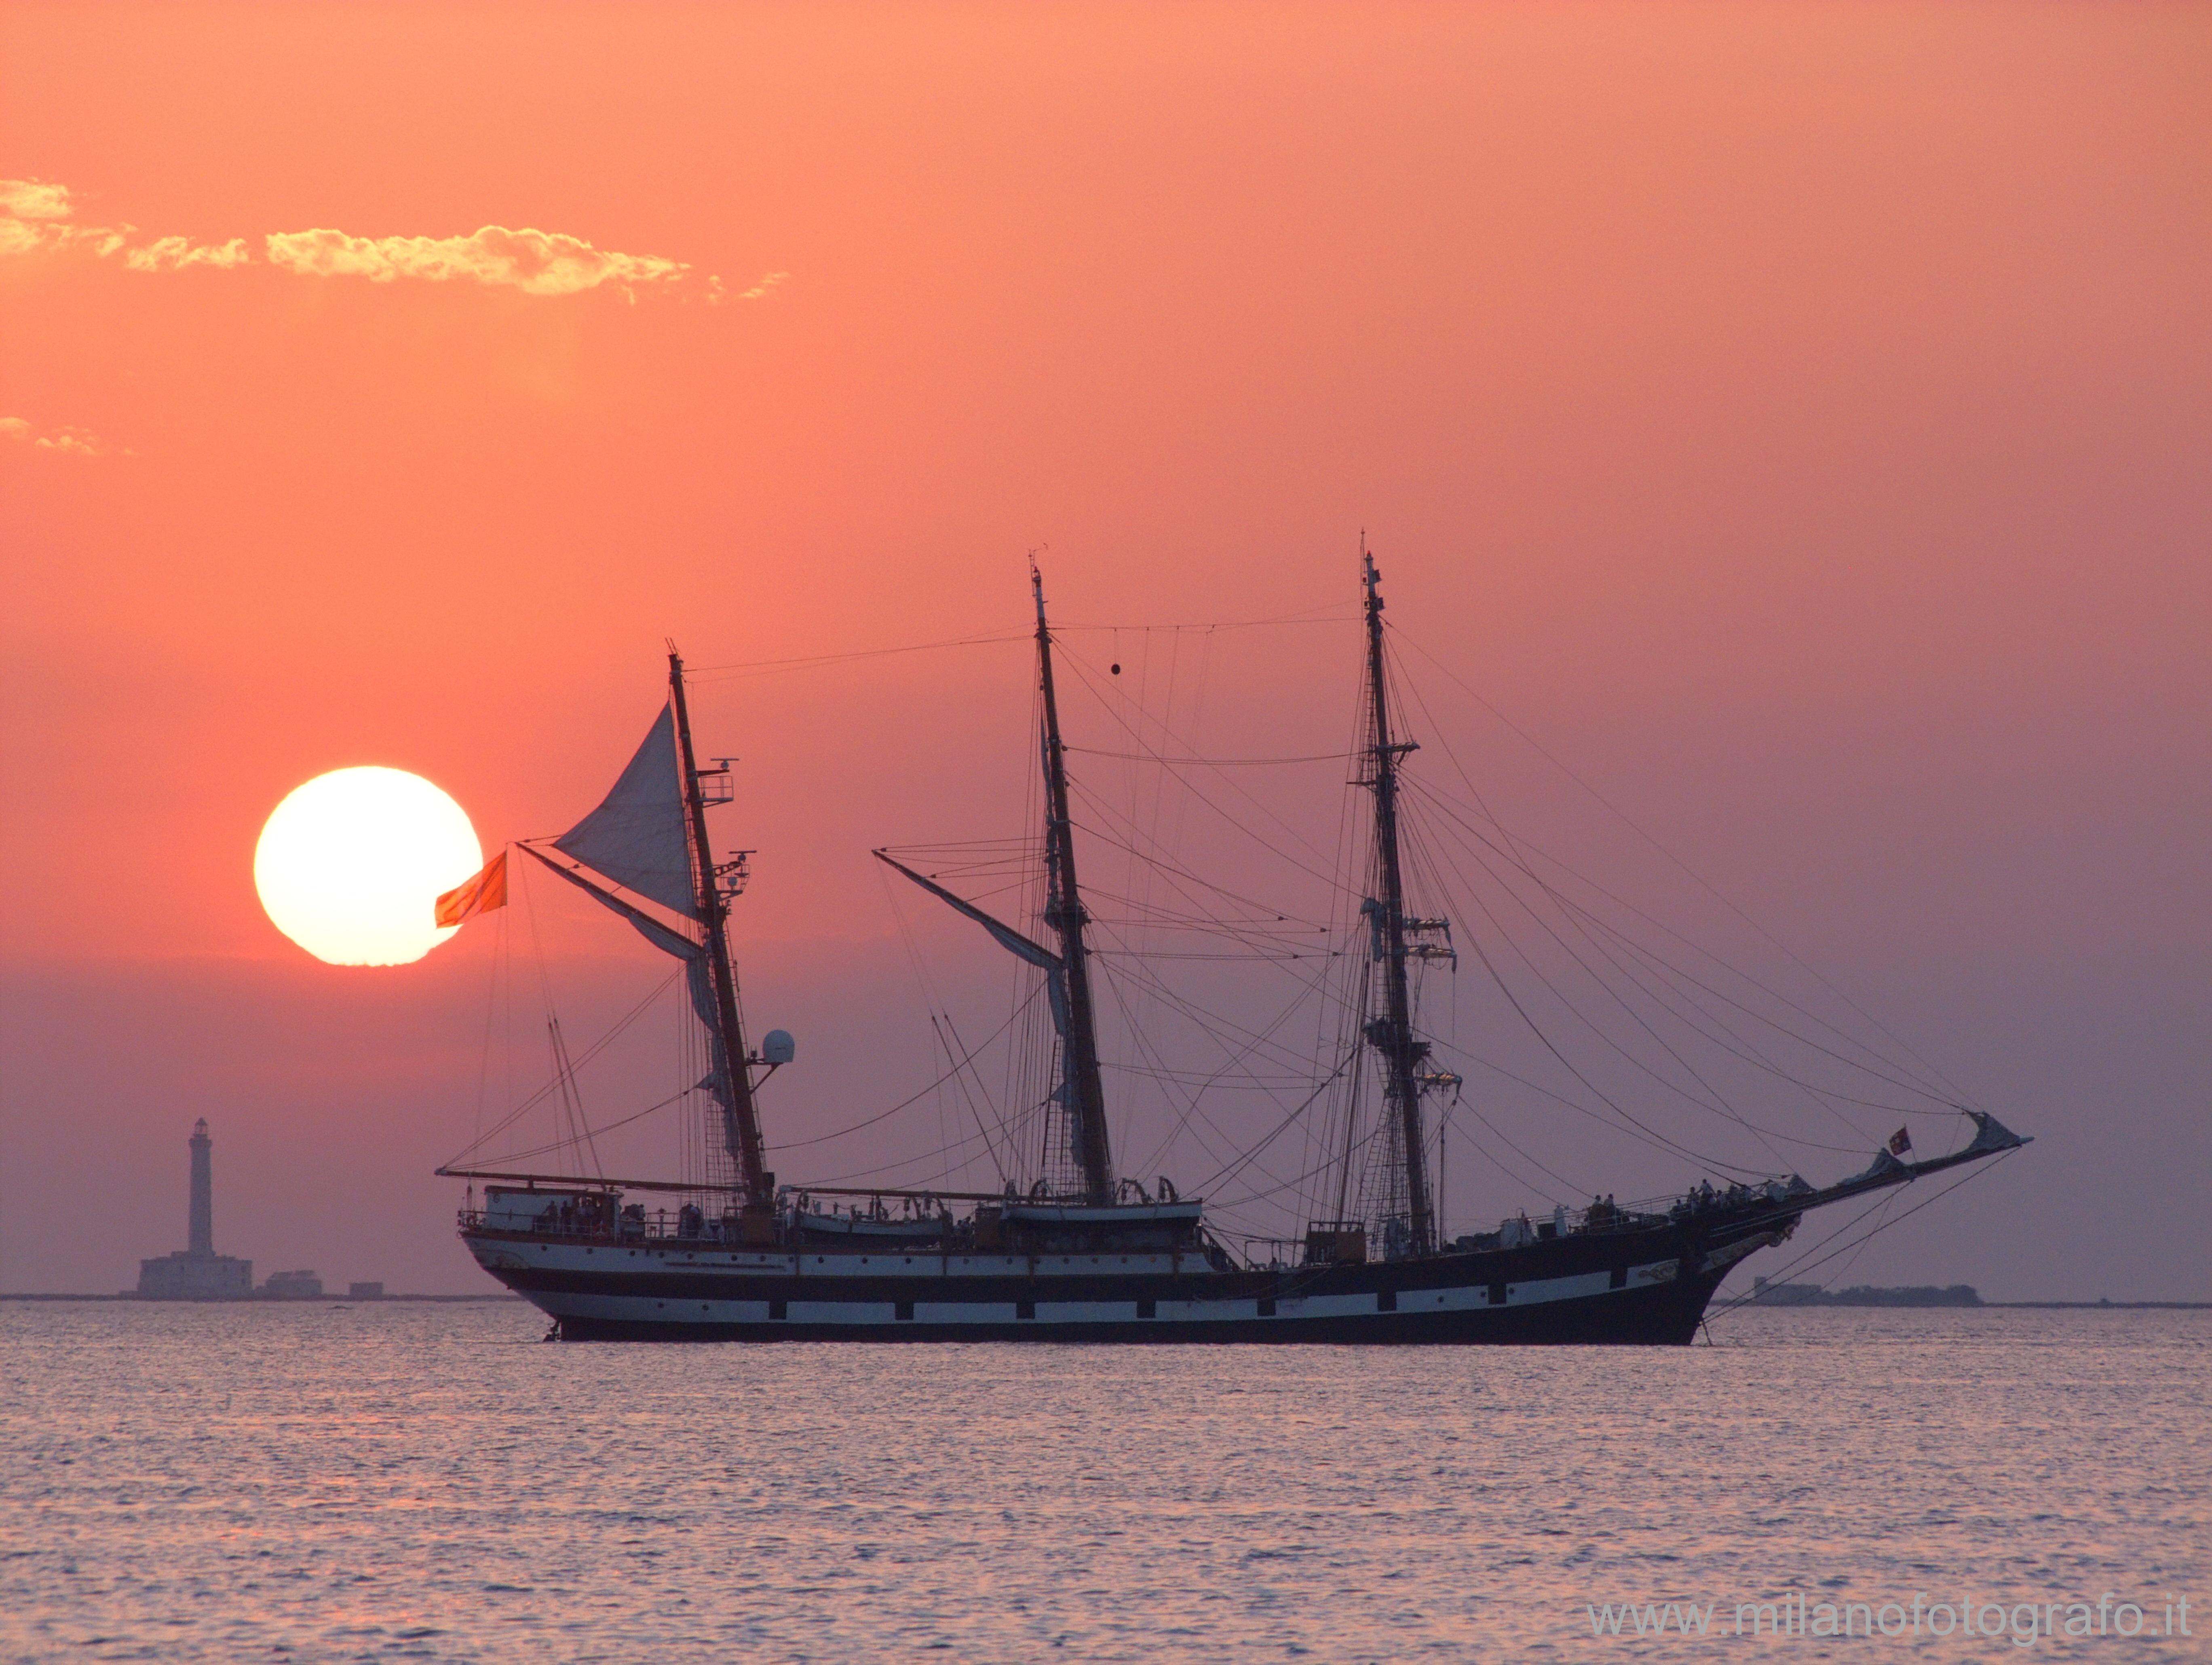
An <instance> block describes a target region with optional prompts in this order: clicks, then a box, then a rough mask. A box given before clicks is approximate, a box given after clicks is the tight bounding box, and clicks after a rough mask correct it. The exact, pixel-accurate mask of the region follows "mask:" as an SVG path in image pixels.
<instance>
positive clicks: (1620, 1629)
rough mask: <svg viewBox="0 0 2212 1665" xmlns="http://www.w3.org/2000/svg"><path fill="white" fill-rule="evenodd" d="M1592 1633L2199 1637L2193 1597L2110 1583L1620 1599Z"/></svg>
mask: <svg viewBox="0 0 2212 1665" xmlns="http://www.w3.org/2000/svg"><path fill="white" fill-rule="evenodd" d="M1585 1606H1586V1607H1587V1609H1588V1612H1589V1627H1590V1634H1591V1635H1592V1636H1595V1637H1599V1638H1606V1639H1611V1638H1616V1637H1617V1638H1624V1639H1628V1640H1633V1639H1634V1638H1637V1637H1645V1638H1656V1637H1661V1636H1668V1635H1674V1636H1696V1637H1711V1638H1733V1637H1742V1638H1745V1639H1747V1640H1748V1639H1750V1638H1754V1637H1756V1638H1760V1639H1761V1640H1772V1639H1783V1640H1788V1639H1790V1638H1798V1637H1803V1638H1815V1637H1830V1636H1861V1637H1888V1638H1892V1639H1897V1638H1903V1639H1905V1640H1908V1641H1909V1640H1911V1639H1912V1638H1916V1637H1917V1638H1927V1637H1936V1638H1942V1637H1951V1636H1960V1637H1982V1638H1988V1639H1990V1640H1993V1641H1994V1640H1996V1639H1999V1638H2002V1639H2003V1640H2005V1641H2008V1642H2010V1643H2012V1644H2014V1645H2015V1647H2021V1648H2032V1647H2033V1646H2034V1645H2035V1644H2037V1643H2039V1642H2048V1641H2079V1640H2081V1639H2083V1638H2089V1639H2094V1638H2099V1637H2117V1638H2134V1637H2144V1638H2163V1637H2180V1636H2191V1635H2193V1634H2195V1632H2192V1631H2191V1629H2190V1618H2189V1598H2188V1597H2187V1596H2185V1595H2173V1596H2164V1595H2161V1596H2149V1597H2144V1598H2142V1599H2139V1600H2132V1601H2130V1600H2123V1599H2122V1598H2121V1597H2120V1596H2119V1595H2118V1594H2117V1593H2115V1592H2113V1591H2111V1590H2107V1591H2105V1592H2104V1593H2102V1594H2101V1595H2099V1596H2098V1597H2097V1598H2096V1600H2094V1601H2087V1600H2073V1601H1988V1600H1978V1599H1976V1598H1975V1597H1972V1596H1950V1597H1944V1596H1941V1595H1929V1594H1928V1593H1927V1592H1925V1591H1915V1592H1914V1593H1913V1594H1912V1595H1910V1596H1906V1597H1902V1598H1897V1597H1892V1598H1889V1599H1886V1600H1876V1601H1825V1600H1822V1599H1820V1598H1819V1597H1817V1596H1812V1595H1806V1594H1804V1593H1803V1592H1802V1591H1798V1590H1791V1591H1790V1592H1788V1593H1787V1594H1785V1595H1779V1596H1774V1597H1770V1598H1768V1599H1766V1600H1764V1601H1734V1600H1730V1599H1728V1598H1725V1597H1723V1598H1718V1599H1716V1600H1713V1601H1702V1602H1701V1601H1680V1600H1677V1601H1617V1602H1607V1603H1604V1604H1602V1605H1600V1604H1598V1603H1595V1602H1591V1603H1586V1604H1585Z"/></svg>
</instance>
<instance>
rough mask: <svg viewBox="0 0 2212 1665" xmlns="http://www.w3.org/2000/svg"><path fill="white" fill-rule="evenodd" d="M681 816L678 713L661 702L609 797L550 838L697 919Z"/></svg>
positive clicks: (600, 869)
mask: <svg viewBox="0 0 2212 1665" xmlns="http://www.w3.org/2000/svg"><path fill="white" fill-rule="evenodd" d="M553 847H554V848H555V849H556V850H558V851H563V852H565V853H566V854H568V855H570V856H573V857H575V858H576V859H577V860H578V861H580V862H581V863H583V864H584V865H585V866H586V867H588V868H590V869H592V871H593V872H595V873H599V874H602V875H605V877H607V878H610V879H611V880H613V881H615V882H616V883H617V884H618V885H622V886H623V887H626V888H628V889H630V890H634V891H635V892H636V893H638V894H639V895H641V896H644V897H647V898H649V899H652V900H653V901H655V902H658V903H659V904H660V905H662V906H663V907H665V908H672V909H674V910H675V911H677V912H678V913H680V914H683V915H684V917H686V918H690V919H696V918H697V917H699V899H698V893H697V891H696V889H695V888H694V887H693V884H692V879H691V852H690V842H689V841H688V840H687V839H685V837H684V781H683V777H682V776H681V774H679V773H678V769H677V763H676V716H675V713H674V712H673V711H671V710H670V709H669V708H668V707H667V706H665V705H664V706H663V707H661V711H660V715H659V717H658V718H657V719H655V721H654V723H653V727H652V729H651V730H649V731H648V732H647V735H646V736H645V743H644V744H643V745H642V746H640V747H639V748H637V754H636V755H635V757H633V758H631V759H630V760H629V767H628V768H626V769H624V770H623V772H622V778H621V779H619V780H617V782H616V783H615V785H614V790H612V791H611V792H609V793H608V794H607V796H606V802H604V803H602V804H601V805H600V806H599V808H596V809H594V810H593V811H592V813H591V814H588V815H586V816H585V817H584V819H583V820H580V821H578V822H577V823H576V824H575V825H574V826H572V827H570V828H569V829H568V831H567V832H566V833H562V835H561V836H560V837H559V838H557V839H554V841H553Z"/></svg>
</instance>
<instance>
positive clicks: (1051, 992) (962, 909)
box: [875, 850, 1067, 1091]
mask: <svg viewBox="0 0 2212 1665" xmlns="http://www.w3.org/2000/svg"><path fill="white" fill-rule="evenodd" d="M875 857H876V859H877V860H878V861H879V862H881V863H883V864H884V866H885V867H890V868H896V869H898V870H899V871H900V872H901V873H903V874H904V875H906V876H907V877H908V878H909V879H911V880H913V881H915V883H916V884H917V885H920V886H921V887H922V888H923V889H924V890H926V891H927V892H928V893H930V894H931V895H932V896H934V897H935V898H937V899H938V900H939V901H940V902H943V903H945V905H947V906H949V907H951V909H952V910H953V911H955V912H957V913H964V914H966V915H967V916H968V917H969V918H970V919H973V920H974V921H975V923H977V924H979V925H981V927H982V928H983V929H985V930H987V931H988V932H990V933H991V940H992V941H994V942H996V943H997V944H998V945H999V946H1000V948H1004V949H1005V950H1006V952H1007V953H1009V954H1012V955H1014V956H1015V958H1017V959H1018V960H1027V961H1029V963H1030V965H1032V966H1036V967H1037V968H1038V970H1040V971H1042V972H1043V973H1044V974H1045V994H1046V996H1047V997H1048V999H1049V1000H1050V1001H1051V1002H1052V1026H1053V1027H1054V1029H1055V1030H1057V1031H1058V1032H1060V1038H1061V1039H1062V1040H1065V1039H1066V1038H1067V962H1066V960H1062V959H1061V958H1060V956H1059V955H1058V954H1054V952H1053V951H1052V950H1051V949H1050V948H1046V947H1045V946H1044V945H1043V944H1042V943H1041V942H1033V941H1030V939H1029V938H1028V937H1026V936H1024V935H1022V934H1021V933H1020V932H1019V931H1018V930H1016V929H1014V928H1013V927H1012V926H1011V925H1006V924H1001V923H1000V922H999V921H998V920H996V919H994V918H993V917H991V916H990V915H989V914H987V913H986V912H984V911H983V910H982V909H981V908H979V907H977V906H976V905H975V904H974V903H973V902H970V901H967V900H965V899H963V898H961V897H957V896H955V895H954V894H953V893H951V891H949V890H947V889H945V887H944V886H943V885H940V884H938V883H935V882H934V881H931V880H928V879H925V878H923V877H922V876H921V875H920V874H919V873H916V872H915V870H914V869H912V868H910V867H908V866H907V864H906V863H903V862H895V861H893V860H892V859H891V858H890V857H889V856H886V855H885V854H884V852H883V851H880V850H878V851H876V852H875ZM1065 1088H1066V1083H1064V1082H1063V1083H1062V1090H1063V1091H1064V1090H1065Z"/></svg>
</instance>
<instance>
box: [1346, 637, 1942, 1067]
mask: <svg viewBox="0 0 2212 1665" xmlns="http://www.w3.org/2000/svg"><path fill="white" fill-rule="evenodd" d="M1389 628H1390V632H1391V634H1392V635H1394V636H1395V637H1397V638H1398V639H1400V640H1401V641H1403V642H1404V643H1405V644H1406V645H1407V646H1408V647H1410V648H1412V649H1413V651H1415V652H1416V653H1419V655H1420V656H1421V657H1423V658H1425V659H1426V660H1427V661H1428V662H1429V663H1431V664H1432V665H1434V666H1435V667H1436V668H1437V669H1438V670H1439V671H1441V672H1442V673H1443V675H1444V676H1445V678H1446V679H1447V680H1448V681H1451V682H1453V683H1455V684H1456V685H1457V686H1458V687H1459V688H1460V690H1461V692H1462V693H1465V694H1467V695H1468V698H1470V699H1473V700H1474V702H1475V703H1476V704H1478V705H1480V706H1481V707H1482V708H1483V709H1484V710H1485V711H1488V712H1489V713H1490V714H1491V715H1492V717H1496V718H1497V719H1498V721H1499V722H1500V723H1502V724H1504V725H1505V726H1506V727H1507V728H1508V729H1510V730H1512V731H1513V732H1514V734H1516V736H1519V737H1520V738H1521V740H1522V742H1525V743H1526V744H1527V745H1528V746H1529V747H1530V748H1532V749H1534V751H1535V752H1536V753H1537V754H1538V755H1539V756H1541V757H1542V758H1543V759H1544V760H1546V761H1547V762H1548V763H1550V764H1551V765H1552V766H1553V767H1554V768H1556V769H1558V770H1559V772H1561V773H1562V774H1564V775H1565V776H1566V777H1567V778H1568V779H1570V780H1571V781H1573V782H1574V783H1575V784H1576V785H1577V786H1579V787H1581V788H1582V789H1583V791H1585V792H1587V793H1589V796H1591V797H1593V798H1595V799H1596V800H1597V802H1599V803H1600V804H1601V805H1603V806H1604V808H1606V809H1607V811H1609V812H1610V813H1611V814H1613V815H1614V816H1616V817H1618V818H1619V819H1620V822H1621V824H1622V825H1623V826H1626V827H1627V828H1628V829H1629V831H1631V832H1632V833H1635V834H1636V836H1637V837H1638V838H1639V839H1643V840H1644V842H1645V843H1646V844H1648V845H1650V846H1651V847H1652V848H1653V849H1654V850H1656V851H1658V852H1659V853H1660V854H1661V855H1662V856H1664V857H1666V858H1667V859H1668V861H1669V862H1672V863H1674V865H1675V866H1676V867H1678V868H1680V869H1681V870H1682V871H1683V872H1684V873H1685V874H1686V875H1689V877H1690V878H1691V879H1692V880H1693V881H1695V882H1696V883H1697V884H1698V885H1699V886H1700V887H1702V888H1703V889H1705V891H1706V892H1708V893H1710V894H1711V895H1712V896H1713V897H1714V898H1715V899H1717V900H1718V901H1719V902H1720V903H1721V904H1722V905H1723V906H1724V907H1726V908H1727V909H1728V910H1729V911H1730V912H1732V913H1734V914H1735V916H1736V917H1738V918H1739V919H1741V920H1742V921H1743V922H1744V923H1746V924H1747V925H1749V926H1750V927H1751V928H1752V929H1753V930H1755V931H1757V932H1758V933H1759V935H1761V936H1763V937H1765V939H1766V940H1767V941H1769V942H1771V943H1772V944H1773V945H1774V946H1775V947H1776V948H1778V949H1780V950H1781V951H1782V953H1783V954H1784V956H1785V957H1787V958H1788V959H1789V960H1790V962H1791V963H1792V964H1793V965H1795V966H1797V967H1798V969H1799V970H1801V971H1802V972H1805V973H1806V974H1807V975H1808V977H1810V978H1813V979H1814V981H1815V982H1816V983H1818V984H1820V986H1821V987H1823V988H1825V989H1826V990H1828V992H1829V993H1830V994H1832V995H1833V996H1836V998H1837V999H1838V1000H1840V1001H1842V1002H1844V1005H1846V1006H1848V1007H1850V1008H1851V1010H1852V1011H1854V1012H1856V1013H1857V1014H1858V1015H1859V1016H1861V1017H1862V1018H1864V1019H1865V1020H1867V1021H1868V1022H1869V1023H1870V1024H1872V1025H1874V1026H1875V1028H1876V1029H1877V1030H1879V1031H1881V1033H1882V1035H1883V1036H1884V1037H1886V1038H1887V1039H1888V1040H1890V1041H1891V1042H1892V1043H1893V1044H1896V1045H1897V1046H1899V1047H1901V1048H1903V1049H1904V1050H1905V1055H1906V1056H1907V1057H1910V1058H1911V1059H1912V1060H1913V1062H1914V1063H1917V1064H1918V1065H1919V1066H1920V1067H1921V1068H1922V1069H1925V1070H1926V1071H1927V1072H1928V1073H1929V1075H1932V1076H1933V1077H1935V1079H1936V1081H1937V1082H1938V1083H1939V1084H1940V1085H1941V1086H1942V1087H1944V1088H1945V1089H1946V1090H1947V1091H1948V1093H1951V1094H1952V1095H1953V1097H1954V1099H1955V1100H1956V1101H1957V1102H1958V1103H1959V1104H1960V1105H1966V1104H1968V1103H1971V1102H1972V1100H1971V1099H1969V1098H1968V1096H1967V1094H1966V1092H1965V1091H1964V1089H1962V1088H1961V1087H1960V1086H1959V1085H1958V1084H1957V1083H1956V1082H1955V1081H1952V1080H1951V1079H1950V1078H1949V1077H1948V1075H1944V1073H1943V1072H1942V1070H1941V1069H1938V1068H1937V1067H1936V1065H1935V1064H1933V1063H1929V1061H1928V1060H1927V1059H1926V1058H1924V1057H1921V1055H1920V1054H1919V1053H1918V1052H1917V1051H1916V1050H1914V1049H1913V1048H1912V1046H1911V1044H1909V1043H1908V1042H1906V1041H1905V1040H1904V1039H1903V1038H1900V1037H1899V1036H1898V1035H1896V1034H1894V1033H1892V1032H1891V1031H1890V1030H1889V1028H1888V1027H1887V1026H1886V1025H1885V1024H1883V1023H1882V1021H1881V1020H1880V1019H1879V1018H1877V1017H1875V1015H1874V1014H1872V1013H1870V1012H1869V1011H1867V1010H1866V1009H1865V1008H1863V1007H1862V1006H1860V1005H1859V1004H1858V1002H1856V1001H1854V1000H1853V999H1852V998H1851V997H1850V996H1849V995H1847V994H1845V993H1844V991H1843V990H1841V989H1839V988H1838V987H1837V986H1836V985H1835V984H1832V983H1831V982H1830V981H1829V980H1828V979H1827V978H1825V977H1823V976H1821V975H1820V972H1819V971H1817V970H1816V969H1815V968H1814V967H1813V966H1811V965H1809V964H1808V963H1807V962H1806V961H1805V960H1802V959H1801V958H1800V957H1799V956H1798V955H1797V954H1796V953H1794V952H1793V951H1792V950H1791V949H1790V945H1789V944H1788V943H1786V942H1784V941H1782V940H1781V938H1779V937H1778V936H1776V935H1774V933H1773V932H1771V931H1770V930H1768V929H1766V927H1765V926H1764V925H1762V924H1760V923H1759V921H1758V920H1756V919H1754V918H1753V917H1751V915H1750V914H1748V913H1747V912H1746V911H1744V910H1743V909H1742V908H1741V907H1739V906H1738V905H1736V904H1735V902H1733V901H1731V900H1729V898H1728V896H1727V895H1725V894H1724V893H1723V892H1722V891H1721V890H1720V889H1719V887H1717V886H1716V885H1714V884H1713V883H1712V882H1711V881H1710V880H1707V879H1706V878H1705V877H1704V876H1703V875H1700V874H1699V872H1698V871H1697V869H1694V868H1692V866H1691V865H1690V864H1689V863H1687V862H1685V861H1684V860H1683V859H1682V858H1681V857H1679V856H1677V855H1675V854H1674V851H1671V850H1669V849H1668V848H1667V846H1666V845H1662V844H1661V843H1660V842H1659V840H1658V839H1656V838H1655V837H1653V836H1652V835H1651V834H1650V833H1647V832H1645V831H1644V829H1643V827H1641V826H1638V825H1637V823H1636V822H1635V821H1633V820H1630V819H1629V816H1628V814H1627V813H1626V811H1624V810H1622V809H1621V808H1620V807H1619V806H1617V805H1616V804H1614V803H1613V802H1612V800H1610V799H1609V798H1607V796H1605V795H1604V794H1603V793H1601V792H1600V791H1599V790H1597V788H1595V786H1592V785H1591V784H1589V782H1588V781H1586V780H1584V779H1583V778H1582V777H1581V776H1580V775H1578V774H1577V773H1576V772H1574V771H1573V770H1572V769H1571V768H1569V767H1568V766H1566V765H1565V763H1564V762H1562V761H1561V760H1559V758H1558V757H1556V756H1554V755H1553V754H1552V753H1551V752H1550V751H1548V750H1547V749H1546V748H1544V746H1543V745H1542V744H1541V742H1538V741H1537V740H1536V739H1535V737H1534V736H1532V735H1530V734H1529V733H1528V730H1525V729H1523V728H1522V727H1521V726H1520V725H1519V724H1516V723H1515V722H1514V721H1513V719H1512V718H1511V717H1508V716H1506V715H1505V713H1504V711H1500V710H1498V707H1497V706H1495V705H1492V704H1491V703H1490V701H1489V700H1487V699H1484V698H1483V696H1482V695H1481V694H1480V693H1476V692H1475V690H1474V687H1471V686H1469V684H1468V683H1467V682H1466V681H1463V680H1462V678H1461V677H1460V676H1459V675H1456V674H1455V672H1454V671H1453V670H1452V669H1451V667H1450V666H1449V665H1447V664H1445V663H1444V662H1443V660H1442V659H1439V658H1438V657H1437V656H1436V655H1435V654H1433V653H1431V652H1430V651H1429V650H1428V649H1426V648H1425V647H1423V646H1422V645H1420V644H1419V642H1417V641H1415V640H1414V639H1413V638H1412V637H1411V636H1408V635H1407V634H1406V633H1405V632H1404V631H1403V630H1401V629H1400V628H1398V627H1396V626H1395V625H1392V626H1391V627H1389ZM1978 1107H1979V1106H1977V1108H1978Z"/></svg>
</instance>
